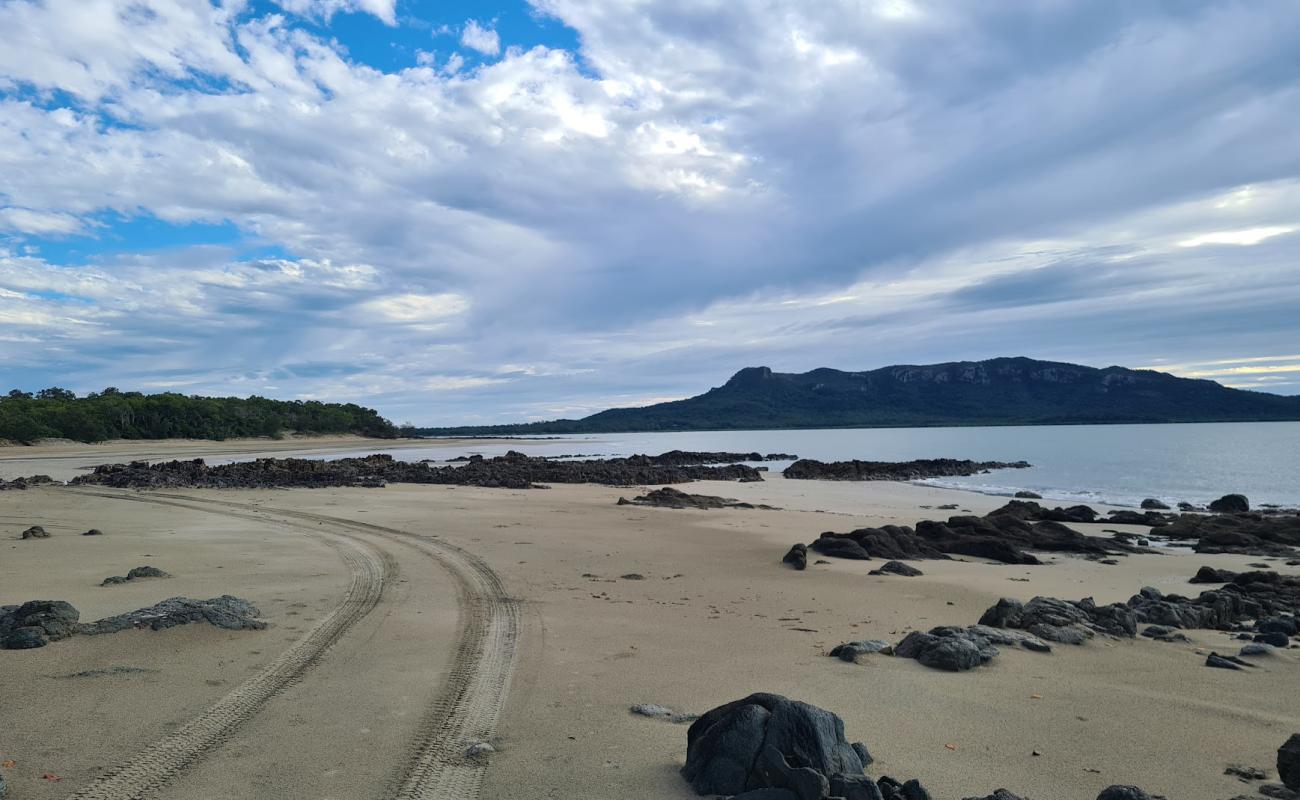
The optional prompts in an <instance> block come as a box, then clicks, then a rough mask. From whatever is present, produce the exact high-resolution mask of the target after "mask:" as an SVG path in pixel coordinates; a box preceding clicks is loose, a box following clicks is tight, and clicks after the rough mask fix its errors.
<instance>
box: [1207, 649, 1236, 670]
mask: <svg viewBox="0 0 1300 800" xmlns="http://www.w3.org/2000/svg"><path fill="white" fill-rule="evenodd" d="M1244 665H1245V662H1243V661H1241V660H1240V659H1238V658H1234V657H1233V656H1221V655H1219V654H1218V653H1210V655H1209V656H1207V657H1206V659H1205V666H1207V667H1216V668H1218V669H1237V670H1239V669H1241V668H1242V667H1243V666H1244Z"/></svg>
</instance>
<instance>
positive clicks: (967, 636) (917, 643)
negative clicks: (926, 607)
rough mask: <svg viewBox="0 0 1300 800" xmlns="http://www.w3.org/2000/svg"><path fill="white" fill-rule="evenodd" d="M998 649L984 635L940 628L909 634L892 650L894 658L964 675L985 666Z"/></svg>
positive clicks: (961, 629) (958, 629)
mask: <svg viewBox="0 0 1300 800" xmlns="http://www.w3.org/2000/svg"><path fill="white" fill-rule="evenodd" d="M997 654H998V649H997V648H996V647H994V646H993V644H992V643H991V642H990V641H989V640H988V639H986V638H984V637H983V636H980V635H978V634H976V633H972V632H970V631H969V630H966V629H964V628H955V627H939V628H933V629H931V630H930V632H929V633H922V632H921V631H912V632H911V633H909V634H908V635H907V636H906V637H904V638H903V641H901V642H899V643H898V645H897V646H895V647H894V655H896V656H899V657H901V658H914V659H916V660H917V661H918V662H919V663H921V664H923V665H925V666H927V667H931V668H932V669H941V670H945V671H948V672H964V671H966V670H968V669H974V668H975V667H978V666H980V665H982V664H987V663H988V662H989V661H990V660H992V659H993V657H994V656H996V655H997Z"/></svg>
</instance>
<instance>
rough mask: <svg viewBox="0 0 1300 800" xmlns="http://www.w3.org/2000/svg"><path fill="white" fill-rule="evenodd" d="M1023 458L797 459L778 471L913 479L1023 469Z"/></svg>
mask: <svg viewBox="0 0 1300 800" xmlns="http://www.w3.org/2000/svg"><path fill="white" fill-rule="evenodd" d="M1029 466H1030V464H1029V463H1028V462H1026V461H1012V462H1007V461H968V460H963V459H955V458H923V459H918V460H916V461H858V460H857V459H854V460H852V461H831V462H826V461H817V460H815V459H811V458H801V459H799V460H798V461H796V462H794V463H793V464H791V465H790V466H788V467H786V468H785V470H784V471H783V472H782V473H781V474H782V475H784V476H785V477H787V478H795V479H798V480H821V481H915V480H921V479H923V478H948V477H960V476H964V475H978V474H979V473H981V472H989V471H990V470H995V469H1025V468H1027V467H1029Z"/></svg>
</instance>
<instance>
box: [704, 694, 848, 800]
mask: <svg viewBox="0 0 1300 800" xmlns="http://www.w3.org/2000/svg"><path fill="white" fill-rule="evenodd" d="M760 756H761V758H760ZM783 765H784V768H785V769H784V771H783ZM862 766H863V765H862V760H861V759H860V758H859V757H858V754H857V752H856V750H855V749H854V748H853V746H852V745H850V744H849V743H848V742H847V741H845V739H844V722H843V720H841V719H840V718H839V717H838V716H836V715H835V714H832V713H831V712H829V711H825V710H823V709H820V708H817V707H815V706H811V705H808V704H806V703H800V702H797V701H792V700H788V699H786V698H784V697H781V696H780V695H774V694H762V693H760V694H753V695H750V696H749V697H746V698H744V699H742V700H737V701H734V702H731V703H727V704H726V705H722V706H719V707H717V708H715V709H713V710H711V711H709V712H707V713H706V714H704V715H703V716H702V717H700V718H699V719H698V720H696V721H695V722H694V723H693V724H692V725H691V727H690V729H689V730H688V731H687V746H686V765H685V766H683V767H682V775H683V777H685V778H686V780H687V781H688V782H689V783H690V784H691V787H692V788H694V789H695V791H696V792H698V793H700V794H725V795H735V794H740V793H741V792H745V791H750V790H754V789H763V788H777V789H789V790H791V791H792V792H794V793H795V794H796V796H798V797H800V798H801V800H802V795H800V791H801V789H802V790H803V791H807V790H808V785H809V784H810V783H811V780H812V778H811V776H810V775H808V774H807V773H804V772H803V771H802V770H808V771H810V772H811V773H814V774H816V775H817V776H818V778H820V781H818V785H819V787H820V786H821V781H827V784H826V788H829V783H828V781H829V778H831V777H834V776H857V775H861V774H862ZM778 781H788V782H789V783H785V784H778V783H777V782H778ZM790 784H794V785H790ZM822 791H824V789H822Z"/></svg>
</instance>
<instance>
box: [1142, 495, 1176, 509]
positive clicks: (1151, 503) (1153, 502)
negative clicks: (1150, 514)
mask: <svg viewBox="0 0 1300 800" xmlns="http://www.w3.org/2000/svg"><path fill="white" fill-rule="evenodd" d="M1142 508H1143V509H1146V510H1149V511H1168V510H1169V506H1168V505H1166V504H1165V503H1162V502H1160V501H1159V500H1157V499H1155V498H1154V497H1148V498H1147V499H1145V500H1143V501H1142Z"/></svg>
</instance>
